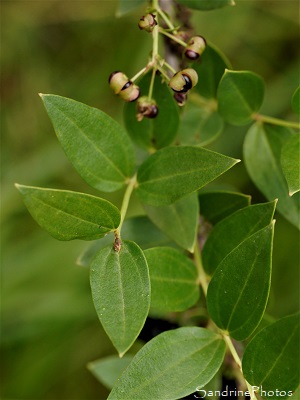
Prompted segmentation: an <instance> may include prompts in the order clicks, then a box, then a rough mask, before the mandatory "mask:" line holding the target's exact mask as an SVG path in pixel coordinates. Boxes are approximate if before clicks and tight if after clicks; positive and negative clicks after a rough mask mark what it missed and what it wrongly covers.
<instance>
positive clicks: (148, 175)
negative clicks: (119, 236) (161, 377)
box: [137, 146, 239, 206]
mask: <svg viewBox="0 0 300 400" xmlns="http://www.w3.org/2000/svg"><path fill="white" fill-rule="evenodd" d="M237 162H239V160H235V159H233V158H230V157H227V156H223V155H222V154H219V153H215V152H213V151H210V150H206V149H204V148H201V147H200V148H199V147H192V146H176V147H175V146H174V147H173V146H172V147H166V148H164V149H161V150H159V151H157V152H156V153H154V154H152V155H151V156H150V157H149V158H148V159H147V160H146V161H144V163H143V164H142V165H141V166H140V167H139V169H138V175H137V180H138V187H137V195H138V196H139V198H140V200H141V201H142V202H144V203H146V204H150V205H153V206H162V205H168V204H172V203H174V202H175V201H177V200H179V199H180V198H182V197H184V196H186V195H187V194H189V193H192V192H194V191H196V190H198V189H200V188H201V187H202V186H204V185H206V184H207V183H209V182H211V181H212V180H214V179H216V178H217V177H218V176H220V175H222V174H223V173H224V172H225V171H227V170H228V169H229V168H231V167H233V165H235V164H236V163H237Z"/></svg>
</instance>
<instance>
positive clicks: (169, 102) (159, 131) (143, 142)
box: [124, 73, 179, 149]
mask: <svg viewBox="0 0 300 400" xmlns="http://www.w3.org/2000/svg"><path fill="white" fill-rule="evenodd" d="M151 75H152V73H148V74H147V75H145V76H144V77H143V78H142V79H141V80H140V81H139V82H138V85H139V87H140V90H141V96H147V94H148V91H149V86H150V81H151ZM152 98H153V99H154V100H155V101H156V103H157V106H158V110H159V111H158V115H157V117H156V118H152V119H151V118H144V119H143V120H142V121H138V120H137V119H136V114H137V105H136V103H134V102H132V103H126V104H125V105H124V122H125V126H126V129H127V132H128V134H129V135H130V137H131V139H132V140H133V141H134V142H135V143H136V144H137V145H138V146H140V147H142V148H146V149H151V148H155V149H160V148H162V147H165V146H168V145H169V144H171V143H172V142H173V141H174V139H175V137H176V133H177V129H178V126H179V111H178V105H177V103H176V102H175V100H174V98H173V94H172V92H171V89H170V88H169V87H168V86H167V85H166V83H165V82H162V80H161V77H159V76H156V77H155V81H154V87H153V95H152Z"/></svg>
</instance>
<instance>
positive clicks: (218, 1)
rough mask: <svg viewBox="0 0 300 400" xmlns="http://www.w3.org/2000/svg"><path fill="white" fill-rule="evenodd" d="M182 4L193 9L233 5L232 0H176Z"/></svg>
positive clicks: (205, 9) (212, 8)
mask: <svg viewBox="0 0 300 400" xmlns="http://www.w3.org/2000/svg"><path fill="white" fill-rule="evenodd" d="M177 1H178V3H179V4H182V5H183V6H186V7H189V8H193V9H194V10H202V11H207V10H214V9H216V8H221V7H225V6H234V5H235V2H234V0H177Z"/></svg>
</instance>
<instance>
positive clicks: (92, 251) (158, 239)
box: [77, 215, 177, 267]
mask: <svg viewBox="0 0 300 400" xmlns="http://www.w3.org/2000/svg"><path fill="white" fill-rule="evenodd" d="M122 238H123V239H124V240H131V241H133V242H135V243H137V244H138V246H139V247H140V248H141V249H143V250H144V249H148V248H151V247H157V246H169V247H170V246H172V247H177V246H176V244H175V243H174V242H173V241H171V239H169V238H168V237H167V236H166V235H165V234H164V233H163V232H162V231H161V230H160V229H158V228H157V227H156V226H155V225H154V224H153V223H152V222H151V221H150V219H149V218H148V217H146V216H144V215H143V216H138V217H133V218H129V219H126V220H125V221H124V223H123V225H122ZM113 240H114V238H113V236H112V235H107V236H105V237H104V238H103V239H102V240H97V241H95V242H93V243H90V245H89V246H88V248H87V249H86V250H85V251H84V252H83V253H82V254H81V255H80V256H79V258H78V259H77V264H78V265H81V266H82V267H89V266H90V265H91V262H92V260H93V258H94V257H95V255H96V253H98V251H99V250H101V249H103V248H104V247H106V246H108V245H109V244H111V243H112V242H113Z"/></svg>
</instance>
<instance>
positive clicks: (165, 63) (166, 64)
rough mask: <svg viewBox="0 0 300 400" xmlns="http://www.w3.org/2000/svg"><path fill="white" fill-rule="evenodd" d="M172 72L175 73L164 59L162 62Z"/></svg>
mask: <svg viewBox="0 0 300 400" xmlns="http://www.w3.org/2000/svg"><path fill="white" fill-rule="evenodd" d="M163 65H165V66H166V67H167V68H168V69H169V70H170V71H171V72H172V73H173V74H176V70H175V69H174V68H173V67H172V66H171V65H170V64H168V63H167V61H165V60H164V64H163Z"/></svg>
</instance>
